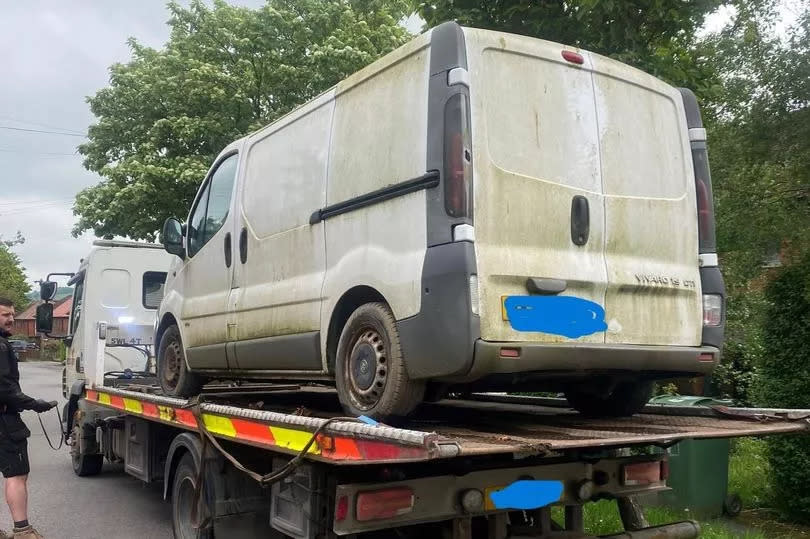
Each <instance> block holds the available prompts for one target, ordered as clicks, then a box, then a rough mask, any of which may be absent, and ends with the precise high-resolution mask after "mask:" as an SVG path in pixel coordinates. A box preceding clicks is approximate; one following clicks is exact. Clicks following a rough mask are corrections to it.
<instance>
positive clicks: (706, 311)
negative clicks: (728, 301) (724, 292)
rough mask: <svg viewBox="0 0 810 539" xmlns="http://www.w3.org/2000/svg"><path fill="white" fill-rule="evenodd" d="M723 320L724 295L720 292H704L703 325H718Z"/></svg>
mask: <svg viewBox="0 0 810 539" xmlns="http://www.w3.org/2000/svg"><path fill="white" fill-rule="evenodd" d="M722 321H723V296H721V295H719V294H703V325H704V326H708V327H716V326H719V325H720V323H721V322H722Z"/></svg>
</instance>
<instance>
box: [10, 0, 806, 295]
mask: <svg viewBox="0 0 810 539" xmlns="http://www.w3.org/2000/svg"><path fill="white" fill-rule="evenodd" d="M795 1H796V0H786V2H787V3H788V4H791V3H793V2H795ZM231 3H235V4H239V5H247V6H251V7H256V6H259V5H262V4H263V3H264V1H263V0H231ZM0 6H2V16H0V50H2V51H3V54H2V55H0V235H2V236H3V238H5V239H9V238H12V237H13V236H14V235H15V234H16V232H17V230H20V231H21V232H22V233H23V235H24V236H25V238H26V242H25V244H24V245H20V246H17V247H15V249H14V250H15V252H16V253H17V254H18V255H19V256H20V258H21V259H22V262H23V265H24V266H25V268H26V274H27V276H28V279H29V281H34V280H35V279H40V278H43V277H45V275H46V274H47V273H49V272H64V271H74V270H75V269H76V268H77V267H78V264H79V259H80V258H81V257H83V256H84V255H85V254H86V253H87V252H88V250H89V249H90V244H91V242H92V240H93V237H92V234H90V233H88V234H85V235H84V236H82V237H80V238H73V237H72V236H71V234H70V230H71V228H72V227H73V224H74V221H75V219H74V217H73V214H72V212H71V206H72V203H73V202H72V201H73V198H74V196H75V195H76V193H78V192H79V191H80V190H81V189H83V188H84V187H87V186H90V185H94V184H96V183H97V182H98V181H99V180H100V178H99V177H98V176H96V175H95V174H92V173H90V172H88V171H86V170H85V169H84V167H82V163H81V161H82V160H81V158H80V157H79V156H78V155H77V154H76V153H75V152H76V145H77V144H80V143H81V141H82V140H83V139H82V137H81V136H74V135H76V134H79V135H81V134H83V133H85V132H86V131H87V126H88V125H90V124H91V123H93V120H94V118H93V115H92V114H91V113H90V110H89V107H88V105H87V103H86V100H85V97H86V96H88V95H92V94H94V93H95V92H96V91H97V90H98V89H100V88H102V87H104V86H106V85H107V82H108V74H109V72H108V68H109V66H110V65H111V64H113V63H115V62H125V61H127V60H128V59H129V57H130V53H129V49H128V47H127V45H126V40H127V38H129V37H130V36H132V37H136V38H137V39H138V40H139V41H140V42H141V43H144V44H146V45H150V46H153V47H160V46H161V45H162V44H163V43H164V42H165V41H166V39H167V38H168V27H167V25H166V20H167V19H168V14H167V11H166V7H165V1H164V0H137V1H135V0H132V1H114V2H113V1H109V0H70V1H67V2H66V1H54V0H26V1H25V2H20V1H15V0H0ZM788 18H790V17H789V16H788ZM725 20H728V14H724V13H722V14H719V15H718V16H716V17H714V18H712V21H711V24H710V26H712V27H713V28H712V29H715V28H717V27H719V26H722V23H723V22H724V21H725ZM408 23H409V24H407V26H408V27H409V29H410V30H411V31H418V28H419V21H417V20H409V21H408ZM31 130H39V131H58V132H61V133H71V134H53V133H40V132H33V131H31Z"/></svg>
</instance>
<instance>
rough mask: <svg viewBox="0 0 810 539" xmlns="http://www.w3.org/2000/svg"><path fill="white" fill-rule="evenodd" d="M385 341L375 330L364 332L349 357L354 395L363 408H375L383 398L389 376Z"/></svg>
mask: <svg viewBox="0 0 810 539" xmlns="http://www.w3.org/2000/svg"><path fill="white" fill-rule="evenodd" d="M387 352H388V351H387V349H386V346H385V341H384V340H383V338H382V337H381V336H380V334H379V333H378V332H377V331H376V330H374V329H365V330H363V331H362V332H361V333H360V335H359V337H357V339H356V341H355V343H354V346H353V347H352V351H351V354H350V356H349V365H348V367H349V368H348V374H349V385H350V387H351V389H352V394H353V396H354V397H355V398H356V400H357V401H358V404H359V405H360V406H361V407H363V408H367V409H368V408H371V407H373V406H374V405H375V404H376V403H377V401H379V399H380V397H381V396H382V393H383V389H384V388H385V380H386V377H387V375H388V366H387Z"/></svg>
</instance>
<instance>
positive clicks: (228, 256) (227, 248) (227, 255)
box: [225, 232, 233, 268]
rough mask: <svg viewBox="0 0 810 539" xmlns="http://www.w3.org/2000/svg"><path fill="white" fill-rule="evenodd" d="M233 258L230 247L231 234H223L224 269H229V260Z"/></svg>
mask: <svg viewBox="0 0 810 539" xmlns="http://www.w3.org/2000/svg"><path fill="white" fill-rule="evenodd" d="M232 257H233V249H232V247H231V233H230V232H228V233H227V234H225V267H226V268H230V267H231V258H232Z"/></svg>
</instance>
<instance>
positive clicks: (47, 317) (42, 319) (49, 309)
mask: <svg viewBox="0 0 810 539" xmlns="http://www.w3.org/2000/svg"><path fill="white" fill-rule="evenodd" d="M51 331H53V303H43V304H41V305H37V332H38V333H46V334H47V333H50V332H51Z"/></svg>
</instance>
